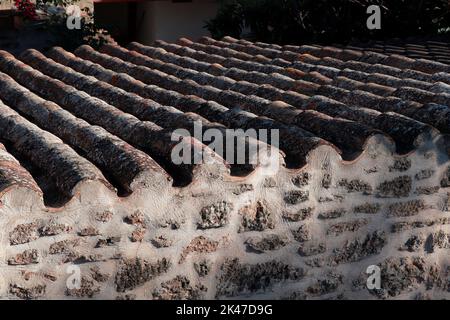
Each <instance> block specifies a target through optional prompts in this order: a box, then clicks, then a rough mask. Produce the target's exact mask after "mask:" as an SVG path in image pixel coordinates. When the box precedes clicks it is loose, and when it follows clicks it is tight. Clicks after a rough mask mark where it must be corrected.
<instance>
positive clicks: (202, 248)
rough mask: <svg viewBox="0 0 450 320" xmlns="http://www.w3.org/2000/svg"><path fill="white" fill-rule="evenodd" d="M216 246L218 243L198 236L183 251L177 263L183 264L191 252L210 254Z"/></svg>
mask: <svg viewBox="0 0 450 320" xmlns="http://www.w3.org/2000/svg"><path fill="white" fill-rule="evenodd" d="M218 246H219V242H218V241H214V240H211V239H208V238H206V237H204V236H198V237H196V238H194V239H193V240H192V241H191V243H189V245H188V246H187V247H186V248H185V249H184V250H183V252H182V253H181V257H180V260H179V262H178V263H183V262H184V260H186V257H187V256H188V255H189V254H190V253H192V252H199V253H210V252H214V251H216V250H217V247H218Z"/></svg>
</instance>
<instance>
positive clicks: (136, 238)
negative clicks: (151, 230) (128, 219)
mask: <svg viewBox="0 0 450 320" xmlns="http://www.w3.org/2000/svg"><path fill="white" fill-rule="evenodd" d="M146 232H147V229H145V228H143V227H137V228H136V229H134V230H133V232H131V236H130V240H131V242H142V240H144V237H145V233H146Z"/></svg>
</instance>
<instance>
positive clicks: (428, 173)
mask: <svg viewBox="0 0 450 320" xmlns="http://www.w3.org/2000/svg"><path fill="white" fill-rule="evenodd" d="M433 175H434V170H433V169H423V170H420V171H419V172H417V173H416V175H415V176H414V178H415V179H416V180H419V181H420V180H425V179H429V178H431V177H432V176H433Z"/></svg>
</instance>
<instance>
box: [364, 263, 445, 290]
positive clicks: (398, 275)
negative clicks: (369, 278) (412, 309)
mask: <svg viewBox="0 0 450 320" xmlns="http://www.w3.org/2000/svg"><path fill="white" fill-rule="evenodd" d="M380 268H381V283H382V284H383V285H382V288H381V289H379V290H370V292H371V293H373V294H375V295H377V296H378V297H380V298H388V297H395V296H398V295H399V294H401V293H403V292H405V291H409V290H411V289H413V288H417V287H418V286H419V285H421V284H426V286H427V287H428V288H430V287H433V286H434V284H435V283H436V282H437V281H439V269H438V268H437V267H436V266H432V265H429V264H427V263H426V262H425V259H424V258H422V257H401V258H388V259H386V260H385V261H383V262H382V263H381V265H380Z"/></svg>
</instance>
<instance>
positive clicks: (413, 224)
mask: <svg viewBox="0 0 450 320" xmlns="http://www.w3.org/2000/svg"><path fill="white" fill-rule="evenodd" d="M446 224H450V218H449V217H444V218H438V219H427V220H423V221H400V222H396V223H393V224H392V227H391V231H392V232H402V231H405V230H410V229H415V228H424V227H431V226H434V225H446Z"/></svg>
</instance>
